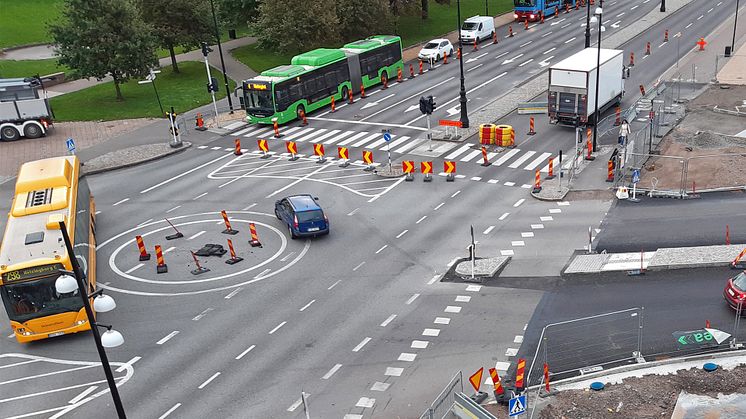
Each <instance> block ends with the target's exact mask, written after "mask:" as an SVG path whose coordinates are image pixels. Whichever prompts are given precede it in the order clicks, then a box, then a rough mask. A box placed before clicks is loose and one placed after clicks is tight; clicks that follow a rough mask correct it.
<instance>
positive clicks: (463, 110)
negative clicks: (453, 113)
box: [456, 0, 469, 128]
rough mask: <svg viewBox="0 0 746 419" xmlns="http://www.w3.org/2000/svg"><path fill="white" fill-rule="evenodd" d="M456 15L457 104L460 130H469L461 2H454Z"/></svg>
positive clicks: (459, 0)
mask: <svg viewBox="0 0 746 419" xmlns="http://www.w3.org/2000/svg"><path fill="white" fill-rule="evenodd" d="M456 14H457V18H458V22H457V23H458V28H457V29H458V50H459V55H460V56H461V59H460V60H458V64H459V69H460V70H461V90H460V92H459V103H460V104H461V128H469V116H468V115H467V114H466V87H465V86H464V56H463V55H462V54H461V53H463V52H464V50H463V49H462V43H461V0H456Z"/></svg>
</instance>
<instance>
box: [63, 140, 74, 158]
mask: <svg viewBox="0 0 746 419" xmlns="http://www.w3.org/2000/svg"><path fill="white" fill-rule="evenodd" d="M65 145H66V146H67V151H68V152H70V154H75V141H74V140H73V139H72V138H68V139H67V141H65Z"/></svg>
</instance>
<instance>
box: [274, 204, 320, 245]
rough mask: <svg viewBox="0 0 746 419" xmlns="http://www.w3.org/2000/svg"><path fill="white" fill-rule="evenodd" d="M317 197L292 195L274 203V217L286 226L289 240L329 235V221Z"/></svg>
mask: <svg viewBox="0 0 746 419" xmlns="http://www.w3.org/2000/svg"><path fill="white" fill-rule="evenodd" d="M318 199H319V198H318V197H315V196H311V195H292V196H288V197H285V198H282V199H280V200H279V201H276V202H275V215H276V216H277V219H278V220H281V221H283V222H284V223H285V224H287V226H288V231H289V232H290V238H292V239H296V238H298V237H304V236H320V235H322V234H329V219H328V218H327V217H326V215H325V214H324V210H323V209H321V206H319V204H318V202H317V201H318Z"/></svg>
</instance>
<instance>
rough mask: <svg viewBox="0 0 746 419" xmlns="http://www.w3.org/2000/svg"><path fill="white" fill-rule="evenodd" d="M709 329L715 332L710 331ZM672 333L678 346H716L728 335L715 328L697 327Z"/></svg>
mask: <svg viewBox="0 0 746 419" xmlns="http://www.w3.org/2000/svg"><path fill="white" fill-rule="evenodd" d="M711 331H713V332H715V333H712V332H711ZM672 335H673V337H674V339H676V343H678V344H679V348H682V347H684V348H690V347H694V346H698V347H710V346H717V345H718V344H720V342H723V341H725V340H726V339H728V338H729V337H730V335H729V334H728V333H725V332H723V331H720V330H717V329H698V330H689V331H684V332H681V331H678V332H673V333H672Z"/></svg>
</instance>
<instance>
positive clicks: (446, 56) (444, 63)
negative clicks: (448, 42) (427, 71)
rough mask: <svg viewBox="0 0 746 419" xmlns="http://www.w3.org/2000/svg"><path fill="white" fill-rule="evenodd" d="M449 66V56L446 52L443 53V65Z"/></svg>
mask: <svg viewBox="0 0 746 419" xmlns="http://www.w3.org/2000/svg"><path fill="white" fill-rule="evenodd" d="M447 64H448V54H447V53H445V52H444V53H443V65H447Z"/></svg>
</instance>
